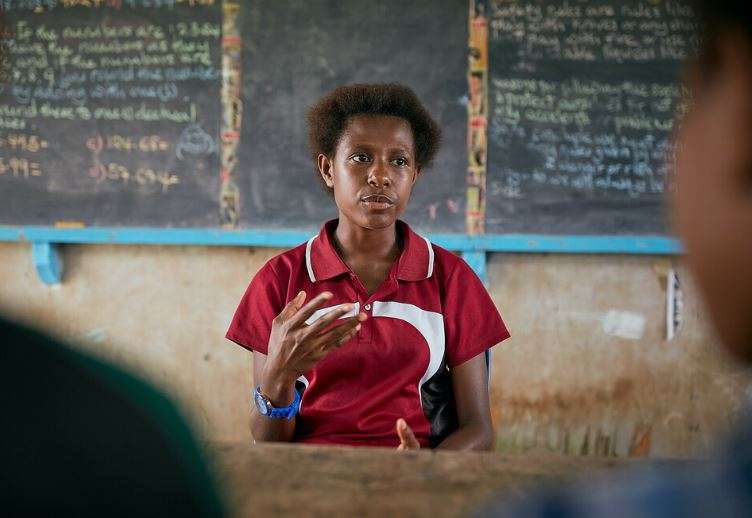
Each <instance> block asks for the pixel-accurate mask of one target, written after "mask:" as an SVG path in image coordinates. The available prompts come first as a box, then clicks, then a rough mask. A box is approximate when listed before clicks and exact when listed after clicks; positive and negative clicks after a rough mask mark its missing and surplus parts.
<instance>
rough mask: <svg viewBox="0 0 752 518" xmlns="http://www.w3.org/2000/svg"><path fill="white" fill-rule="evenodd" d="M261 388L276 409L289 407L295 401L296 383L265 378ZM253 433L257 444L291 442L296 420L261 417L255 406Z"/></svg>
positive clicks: (276, 378)
mask: <svg viewBox="0 0 752 518" xmlns="http://www.w3.org/2000/svg"><path fill="white" fill-rule="evenodd" d="M267 378H269V379H267ZM260 387H261V392H262V393H263V394H264V395H265V396H266V397H268V398H269V401H270V402H271V404H272V405H273V406H274V407H276V408H282V407H286V406H289V405H290V404H291V403H292V402H293V400H294V399H295V394H294V391H295V382H294V381H287V380H281V379H280V378H279V377H277V376H264V379H263V380H262V381H261V385H260ZM251 433H252V434H253V438H254V440H256V441H257V442H290V441H291V440H292V438H293V435H294V434H295V418H294V417H293V418H292V419H272V418H270V417H267V416H264V415H261V414H260V413H259V411H258V409H257V408H256V406H255V405H254V406H253V408H252V410H251Z"/></svg>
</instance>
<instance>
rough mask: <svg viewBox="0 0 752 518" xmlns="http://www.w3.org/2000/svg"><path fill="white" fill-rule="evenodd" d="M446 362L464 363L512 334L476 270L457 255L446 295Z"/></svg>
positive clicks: (450, 363)
mask: <svg viewBox="0 0 752 518" xmlns="http://www.w3.org/2000/svg"><path fill="white" fill-rule="evenodd" d="M444 331H445V339H446V354H447V365H448V366H449V368H453V367H456V366H457V365H461V364H463V363H465V362H466V361H468V360H470V359H472V358H474V357H476V356H477V355H479V354H480V353H482V352H484V351H486V350H487V349H490V348H491V347H493V346H494V345H496V344H498V343H500V342H502V341H504V340H506V339H507V338H509V336H510V335H509V331H508V330H507V327H506V325H505V324H504V321H503V320H502V318H501V315H500V314H499V311H498V310H497V309H496V305H495V304H494V302H493V300H491V297H490V296H489V295H488V292H487V291H486V288H485V287H484V286H483V283H482V282H481V281H480V279H479V278H478V276H477V275H475V272H474V271H473V270H472V269H471V268H470V267H469V266H468V265H467V263H465V261H463V260H462V259H458V261H457V264H456V266H455V267H454V270H452V273H451V274H450V275H449V277H448V279H447V284H446V291H445V296H444Z"/></svg>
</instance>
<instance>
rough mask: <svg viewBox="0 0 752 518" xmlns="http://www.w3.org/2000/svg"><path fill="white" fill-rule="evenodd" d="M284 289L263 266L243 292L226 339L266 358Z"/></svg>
mask: <svg viewBox="0 0 752 518" xmlns="http://www.w3.org/2000/svg"><path fill="white" fill-rule="evenodd" d="M284 289H285V288H284V286H283V285H282V284H281V283H280V282H279V278H278V277H277V274H276V273H275V272H274V269H273V268H272V266H271V265H270V264H269V263H266V264H265V265H264V266H263V267H262V268H261V269H260V270H259V271H258V272H257V273H256V275H255V276H254V277H253V280H252V281H251V283H250V284H249V285H248V288H246V290H245V294H244V295H243V298H242V299H241V300H240V304H238V307H237V309H236V310H235V315H234V316H233V317H232V322H231V323H230V327H229V329H228V330H227V334H226V335H225V337H226V338H228V339H229V340H232V341H233V342H235V343H236V344H238V345H240V346H241V347H244V348H246V349H248V350H251V351H258V352H260V353H262V354H267V346H268V345H269V335H270V334H271V332H272V320H274V317H276V316H277V315H278V314H279V313H280V312H281V311H282V308H284V306H285V293H284Z"/></svg>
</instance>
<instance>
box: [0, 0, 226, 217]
mask: <svg viewBox="0 0 752 518" xmlns="http://www.w3.org/2000/svg"><path fill="white" fill-rule="evenodd" d="M79 3H80V4H84V3H87V4H90V5H95V7H83V6H76V4H79ZM4 4H5V5H4V10H5V25H6V32H7V33H8V34H7V35H8V36H9V38H8V39H9V40H10V44H9V45H8V46H7V47H8V48H7V57H8V60H9V62H10V76H11V77H10V81H9V82H6V83H5V84H4V85H3V87H2V91H1V92H0V129H1V130H2V133H0V189H2V203H0V223H1V224H25V225H52V224H54V223H57V222H69V223H74V224H79V223H81V224H84V225H86V226H156V227H163V226H164V227H169V226H184V227H188V226H218V225H219V214H218V210H217V199H218V195H217V190H218V176H219V159H218V147H217V135H218V133H219V114H220V110H219V103H220V98H219V88H220V68H219V67H218V65H219V63H220V38H221V11H220V8H219V5H218V4H217V3H214V2H198V1H197V2H167V1H154V0H152V1H148V0H138V1H136V0H133V1H127V0H124V1H122V2H120V1H118V2H67V3H65V2H55V1H48V2H40V1H6V2H4ZM66 5H70V6H71V7H66Z"/></svg>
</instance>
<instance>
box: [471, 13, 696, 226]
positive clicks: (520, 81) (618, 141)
mask: <svg viewBox="0 0 752 518" xmlns="http://www.w3.org/2000/svg"><path fill="white" fill-rule="evenodd" d="M486 6H487V8H488V10H487V11H485V12H481V13H479V15H480V16H485V17H487V19H488V28H489V36H488V42H489V49H488V52H489V74H488V101H489V108H488V173H487V175H488V176H487V212H486V232H488V233H538V234H540V233H544V234H562V235H576V234H608V235H613V234H638V235H640V234H657V235H665V234H667V224H666V217H665V208H664V207H665V202H664V198H665V195H666V194H667V193H668V192H669V190H670V188H671V181H670V170H669V167H670V164H671V157H672V147H671V144H670V136H671V131H672V129H673V124H674V120H675V115H676V114H677V112H679V111H681V110H683V109H684V106H685V105H686V95H685V92H684V91H683V90H682V88H681V87H680V86H679V85H680V74H681V70H682V63H683V62H684V61H685V60H686V59H687V58H690V57H691V56H692V55H693V54H694V53H695V52H696V34H697V24H696V21H695V18H694V14H693V13H692V11H691V9H690V8H689V7H687V6H686V4H683V3H681V2H620V1H613V0H594V1H588V2H571V1H569V2H567V1H542V0H541V1H535V0H529V1H525V2H501V1H492V2H489V3H487V4H486Z"/></svg>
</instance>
